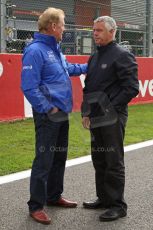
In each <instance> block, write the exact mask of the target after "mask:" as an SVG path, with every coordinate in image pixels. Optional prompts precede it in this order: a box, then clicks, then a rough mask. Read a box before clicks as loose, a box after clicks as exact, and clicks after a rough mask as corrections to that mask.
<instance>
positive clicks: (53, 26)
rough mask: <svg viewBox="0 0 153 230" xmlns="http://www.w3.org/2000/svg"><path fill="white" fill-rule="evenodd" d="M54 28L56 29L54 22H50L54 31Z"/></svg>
mask: <svg viewBox="0 0 153 230" xmlns="http://www.w3.org/2000/svg"><path fill="white" fill-rule="evenodd" d="M55 29H56V23H54V22H53V23H52V30H53V31H55Z"/></svg>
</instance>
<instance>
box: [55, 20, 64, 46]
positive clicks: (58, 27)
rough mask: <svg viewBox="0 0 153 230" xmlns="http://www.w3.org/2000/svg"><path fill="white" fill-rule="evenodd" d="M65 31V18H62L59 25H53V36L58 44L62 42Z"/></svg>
mask: <svg viewBox="0 0 153 230" xmlns="http://www.w3.org/2000/svg"><path fill="white" fill-rule="evenodd" d="M64 30H65V21H64V16H61V18H60V21H59V22H58V23H53V35H54V37H55V38H56V40H57V42H59V41H61V40H62V35H63V31H64Z"/></svg>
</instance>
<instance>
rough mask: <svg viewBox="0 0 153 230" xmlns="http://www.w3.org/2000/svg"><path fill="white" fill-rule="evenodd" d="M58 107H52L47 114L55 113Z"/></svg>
mask: <svg viewBox="0 0 153 230" xmlns="http://www.w3.org/2000/svg"><path fill="white" fill-rule="evenodd" d="M58 111H59V109H58V108H57V107H54V108H52V109H51V110H49V111H48V115H52V114H54V113H57V112H58Z"/></svg>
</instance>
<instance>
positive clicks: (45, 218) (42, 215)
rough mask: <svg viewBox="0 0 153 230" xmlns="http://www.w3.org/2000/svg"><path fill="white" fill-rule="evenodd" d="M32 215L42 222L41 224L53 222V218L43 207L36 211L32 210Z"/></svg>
mask: <svg viewBox="0 0 153 230" xmlns="http://www.w3.org/2000/svg"><path fill="white" fill-rule="evenodd" d="M30 216H31V217H32V218H33V219H34V220H35V221H37V222H39V223H41V224H50V223H51V219H50V218H49V217H48V215H47V214H46V212H45V211H44V210H43V209H42V210H37V211H34V212H30Z"/></svg>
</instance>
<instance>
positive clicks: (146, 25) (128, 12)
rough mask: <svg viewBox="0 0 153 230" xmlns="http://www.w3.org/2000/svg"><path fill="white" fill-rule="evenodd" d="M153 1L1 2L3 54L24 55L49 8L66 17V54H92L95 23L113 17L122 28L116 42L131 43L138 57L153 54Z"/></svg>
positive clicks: (16, 0)
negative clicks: (104, 16) (104, 17)
mask: <svg viewBox="0 0 153 230" xmlns="http://www.w3.org/2000/svg"><path fill="white" fill-rule="evenodd" d="M152 2H153V0H94V1H93V0H67V1H62V0H53V1H49V0H43V1H41V0H27V1H23V0H0V3H1V22H0V28H1V43H0V46H1V52H7V53H22V52H23V49H24V47H25V46H26V45H27V44H28V43H29V42H30V41H31V40H32V38H33V34H34V32H35V31H37V20H38V17H39V15H40V14H41V13H42V12H43V11H44V10H45V9H46V8H48V7H57V8H61V9H63V10H64V12H65V14H66V30H65V32H64V34H63V41H62V50H63V52H64V53H65V54H91V53H92V52H93V51H94V49H95V45H94V42H93V38H92V26H93V20H94V19H95V18H97V17H98V16H101V15H109V16H112V17H113V18H114V19H115V20H116V22H117V25H118V31H117V34H116V40H117V42H118V43H121V44H122V42H125V41H127V42H128V46H129V47H130V50H131V51H132V52H133V53H134V54H135V55H136V56H151V55H152V22H153V21H152V20H153V19H152V10H151V9H152Z"/></svg>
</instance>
